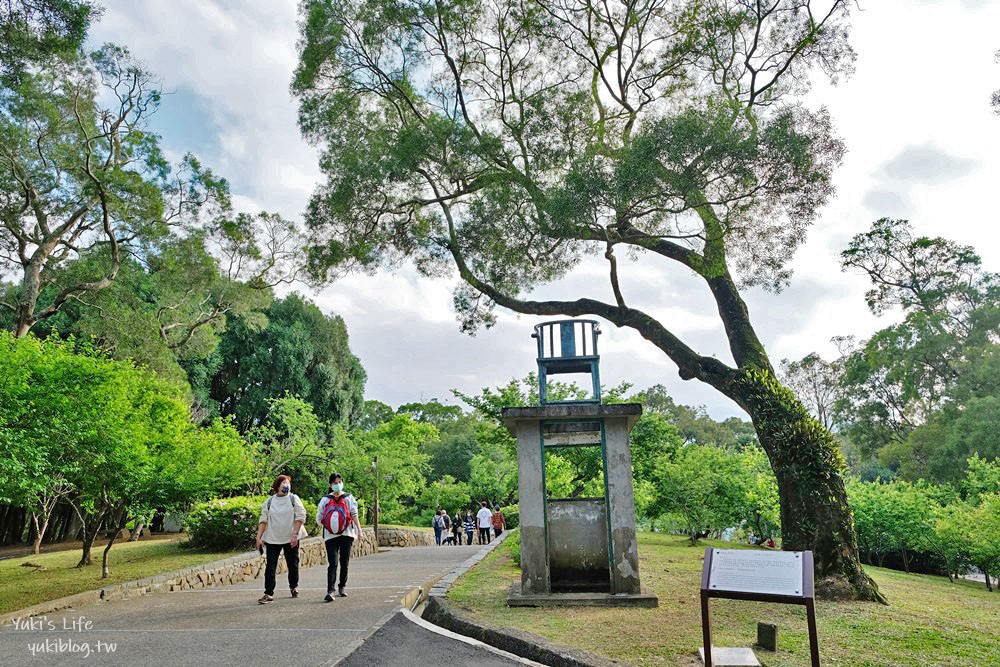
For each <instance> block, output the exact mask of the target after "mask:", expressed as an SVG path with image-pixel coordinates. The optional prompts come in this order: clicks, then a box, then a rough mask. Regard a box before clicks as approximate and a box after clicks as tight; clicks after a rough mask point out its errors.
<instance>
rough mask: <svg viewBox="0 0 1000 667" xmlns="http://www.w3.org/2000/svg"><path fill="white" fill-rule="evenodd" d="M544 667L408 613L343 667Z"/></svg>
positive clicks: (387, 625) (399, 615) (384, 627)
mask: <svg viewBox="0 0 1000 667" xmlns="http://www.w3.org/2000/svg"><path fill="white" fill-rule="evenodd" d="M413 665H454V666H456V667H458V666H461V667H466V666H467V665H475V667H523V666H524V665H531V666H534V667H544V665H540V664H539V663H537V662H532V661H531V660H526V659H524V658H521V657H518V656H516V655H511V654H510V653H506V652H504V651H500V650H498V649H495V648H493V647H492V646H487V645H486V644H483V643H482V642H479V641H476V640H474V639H469V638H468V637H462V636H460V635H456V634H455V633H453V632H449V631H447V630H445V629H443V628H439V627H437V626H436V625H432V624H431V623H428V622H427V621H424V620H423V619H421V618H418V617H416V616H414V615H413V614H410V613H408V612H405V611H399V612H398V613H397V614H396V615H395V616H393V617H392V618H390V619H389V620H388V621H387V622H386V623H385V624H384V625H382V627H380V628H379V629H378V630H377V631H376V632H375V634H373V635H372V636H371V637H370V638H369V639H368V640H367V641H365V643H364V644H362V645H361V647H360V648H358V649H357V650H356V651H354V652H353V653H351V654H350V655H349V656H348V657H347V659H346V660H344V662H342V663H341V664H340V665H339V667H386V666H391V667H411V666H413Z"/></svg>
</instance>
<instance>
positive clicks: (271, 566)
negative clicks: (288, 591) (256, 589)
mask: <svg viewBox="0 0 1000 667" xmlns="http://www.w3.org/2000/svg"><path fill="white" fill-rule="evenodd" d="M264 546H265V547H267V552H266V553H267V563H266V564H265V565H264V592H265V593H266V594H268V595H274V584H275V573H276V572H277V571H278V556H279V555H280V554H281V552H282V551H284V552H285V564H286V565H288V587H289V588H298V587H299V548H298V547H295V548H294V549H293V548H292V544H291V542H285V543H284V544H265V545H264Z"/></svg>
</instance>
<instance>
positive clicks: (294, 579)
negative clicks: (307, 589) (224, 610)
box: [257, 475, 308, 604]
mask: <svg viewBox="0 0 1000 667" xmlns="http://www.w3.org/2000/svg"><path fill="white" fill-rule="evenodd" d="M271 494H272V495H271V497H270V498H268V499H267V500H265V501H264V504H263V506H261V508H260V519H259V520H258V522H257V550H258V551H263V550H264V549H265V548H266V550H267V559H266V561H265V566H264V595H263V597H261V598H260V599H259V600H257V602H259V603H260V604H267V603H268V602H273V601H274V586H275V583H276V581H275V579H276V577H275V575H276V573H277V571H278V556H280V555H281V552H282V551H284V552H285V564H286V565H287V566H288V588H289V589H290V590H291V593H292V597H293V598H297V597H298V596H299V590H298V588H299V540H300V539H302V538H303V537H306V536H307V535H308V533H307V532H306V530H305V528H303V527H302V524H303V523H305V520H306V508H305V505H303V504H302V501H301V500H299V498H298V496H296V495H295V494H294V493H292V478H291V477H289V476H288V475H278V477H277V479H275V480H274V484H272V485H271Z"/></svg>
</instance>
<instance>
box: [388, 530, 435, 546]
mask: <svg viewBox="0 0 1000 667" xmlns="http://www.w3.org/2000/svg"><path fill="white" fill-rule="evenodd" d="M378 545H379V546H380V547H432V546H434V533H432V532H430V531H427V530H406V529H405V528H379V529H378Z"/></svg>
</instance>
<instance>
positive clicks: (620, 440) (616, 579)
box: [604, 418, 640, 594]
mask: <svg viewBox="0 0 1000 667" xmlns="http://www.w3.org/2000/svg"><path fill="white" fill-rule="evenodd" d="M630 430H631V427H630V425H629V423H628V420H627V419H622V418H612V419H605V421H604V434H605V456H606V457H607V469H606V470H605V471H604V475H605V479H606V481H607V485H608V498H607V501H608V519H609V524H610V526H611V592H612V593H616V594H618V593H639V592H640V591H639V545H638V543H637V541H636V534H635V494H634V493H633V489H632V454H631V452H630V451H629V446H628V435H629V431H630Z"/></svg>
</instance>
